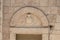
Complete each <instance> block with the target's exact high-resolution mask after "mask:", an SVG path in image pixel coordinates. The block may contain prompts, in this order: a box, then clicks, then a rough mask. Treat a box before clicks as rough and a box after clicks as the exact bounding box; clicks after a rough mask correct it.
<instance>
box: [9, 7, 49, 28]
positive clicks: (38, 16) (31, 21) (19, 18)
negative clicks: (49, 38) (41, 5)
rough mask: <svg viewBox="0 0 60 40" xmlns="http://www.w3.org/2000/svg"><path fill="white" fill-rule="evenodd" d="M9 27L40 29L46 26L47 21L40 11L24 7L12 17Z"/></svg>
mask: <svg viewBox="0 0 60 40" xmlns="http://www.w3.org/2000/svg"><path fill="white" fill-rule="evenodd" d="M10 26H15V27H35V26H36V27H42V26H48V20H47V18H46V16H45V15H44V13H43V12H42V11H40V10H38V9H36V8H32V7H25V8H22V9H20V10H19V11H17V12H16V13H15V14H14V15H13V16H12V18H11V22H10Z"/></svg>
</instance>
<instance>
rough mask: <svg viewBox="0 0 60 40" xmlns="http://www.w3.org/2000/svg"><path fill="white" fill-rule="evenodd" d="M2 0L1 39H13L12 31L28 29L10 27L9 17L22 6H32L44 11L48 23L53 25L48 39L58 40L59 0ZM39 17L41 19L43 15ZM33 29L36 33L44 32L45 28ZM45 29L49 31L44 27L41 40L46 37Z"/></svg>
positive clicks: (59, 34) (59, 33)
mask: <svg viewBox="0 0 60 40" xmlns="http://www.w3.org/2000/svg"><path fill="white" fill-rule="evenodd" d="M3 1H4V2H3V3H4V4H3V5H4V6H3V10H4V11H3V18H4V20H3V26H2V28H1V25H2V24H1V22H0V34H3V37H2V40H15V37H14V36H15V34H14V32H16V33H19V32H21V31H22V32H21V33H26V32H24V30H25V31H28V30H27V29H22V30H20V29H16V28H11V27H10V21H11V17H12V16H13V17H14V15H13V14H14V13H16V12H18V11H19V10H20V9H22V8H24V7H33V8H37V9H40V11H42V12H43V13H44V15H45V16H46V17H47V20H48V24H49V25H52V26H53V27H52V29H51V30H50V40H60V0H3ZM0 9H1V8H0ZM25 10H26V9H25ZM28 11H30V10H27V12H28ZM31 11H32V12H33V10H31ZM25 12H26V11H24V12H23V11H21V13H25ZM36 12H37V11H36ZM19 15H23V14H19ZM19 15H16V16H15V17H14V19H15V18H16V17H18V16H19ZM24 15H25V14H24ZM41 15H42V14H41ZM1 18H2V17H1V10H0V21H1ZM21 18H22V16H21ZM40 18H41V19H42V18H43V16H42V17H40ZM16 19H17V18H16ZM13 22H14V21H13ZM16 23H18V22H16ZM43 23H44V22H43ZM18 24H19V23H18ZM15 26H16V25H15ZM24 26H25V25H24ZM48 27H49V26H48ZM1 29H2V31H3V33H1ZM12 30H13V31H12ZM18 30H20V31H18ZM31 30H32V29H30V31H31ZM35 30H36V31H34V32H36V33H37V32H38V33H42V32H44V31H43V30H45V28H43V29H39V30H37V29H35ZM11 31H12V34H11ZM39 31H40V32H39ZM46 31H49V30H47V29H46V30H45V32H44V33H43V34H42V35H43V39H42V40H47V39H48V33H46ZM34 32H33V31H32V32H31V33H34ZM28 33H29V31H28ZM0 36H1V35H0ZM11 36H12V37H11ZM0 39H1V37H0Z"/></svg>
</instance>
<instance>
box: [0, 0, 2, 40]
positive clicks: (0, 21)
mask: <svg viewBox="0 0 60 40" xmlns="http://www.w3.org/2000/svg"><path fill="white" fill-rule="evenodd" d="M0 40H2V11H1V0H0Z"/></svg>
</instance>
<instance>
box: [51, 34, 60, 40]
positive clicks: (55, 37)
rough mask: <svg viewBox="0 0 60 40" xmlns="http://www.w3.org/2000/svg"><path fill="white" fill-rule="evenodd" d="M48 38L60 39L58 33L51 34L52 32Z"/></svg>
mask: <svg viewBox="0 0 60 40" xmlns="http://www.w3.org/2000/svg"><path fill="white" fill-rule="evenodd" d="M50 40H60V35H53V34H51V36H50Z"/></svg>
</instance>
